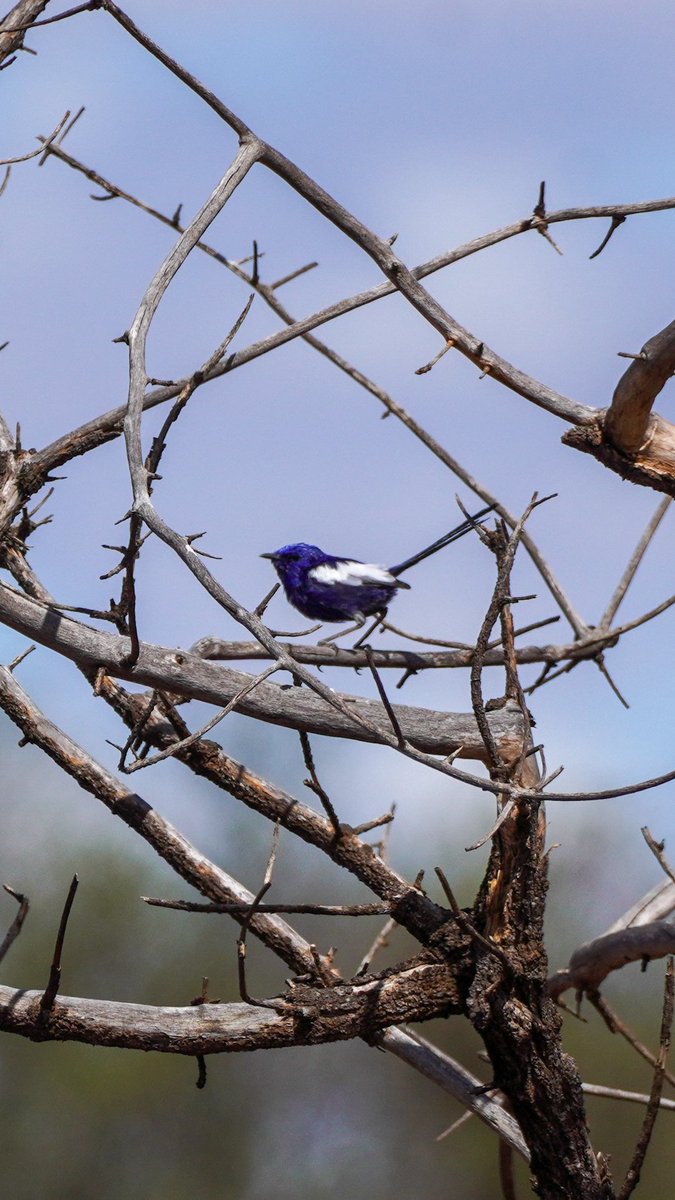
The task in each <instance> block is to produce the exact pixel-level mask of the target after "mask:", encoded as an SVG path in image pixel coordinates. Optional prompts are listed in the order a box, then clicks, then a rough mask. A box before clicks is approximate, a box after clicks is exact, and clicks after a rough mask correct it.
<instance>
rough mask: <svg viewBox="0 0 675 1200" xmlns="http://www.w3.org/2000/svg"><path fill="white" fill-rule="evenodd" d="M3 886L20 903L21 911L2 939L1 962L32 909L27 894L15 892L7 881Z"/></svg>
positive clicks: (0, 948)
mask: <svg viewBox="0 0 675 1200" xmlns="http://www.w3.org/2000/svg"><path fill="white" fill-rule="evenodd" d="M2 886H3V887H4V889H5V891H6V892H7V893H8V895H10V896H13V897H14V899H15V900H16V902H17V904H18V905H19V911H18V913H17V914H16V916H15V918H14V920H13V921H12V924H11V925H10V927H9V929H8V930H7V933H6V934H5V936H4V938H3V941H2V945H0V962H2V960H3V958H4V957H5V955H6V954H7V951H8V950H9V948H10V946H11V945H12V943H13V942H15V941H16V939H17V938H18V936H19V934H20V933H21V928H22V926H23V923H24V921H25V920H26V917H27V916H28V910H29V909H30V902H29V900H28V897H27V896H24V895H23V894H22V893H21V892H15V891H14V888H11V887H10V886H9V884H7V883H3V885H2Z"/></svg>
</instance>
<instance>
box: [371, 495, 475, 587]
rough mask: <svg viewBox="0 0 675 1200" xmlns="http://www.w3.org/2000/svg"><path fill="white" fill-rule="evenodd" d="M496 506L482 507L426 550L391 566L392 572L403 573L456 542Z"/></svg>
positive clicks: (393, 573)
mask: <svg viewBox="0 0 675 1200" xmlns="http://www.w3.org/2000/svg"><path fill="white" fill-rule="evenodd" d="M496 507H497V505H496V504H489V505H488V506H487V508H481V510H480V512H477V513H474V515H473V516H472V517H468V518H467V520H466V521H462V524H461V525H458V526H457V528H456V529H451V530H450V533H444V534H443V537H439V538H437V540H436V541H435V542H432V543H431V545H430V546H427V548H426V550H420V552H419V554H413V556H412V558H406V560H405V562H402V563H398V565H397V566H395V567H390V568H389V572H390V574H391V575H401V574H402V573H403V571H407V570H408V567H414V566H415V565H416V563H418V562H421V561H422V559H423V558H429V556H430V555H431V554H435V553H436V551H437V550H443V549H444V548H445V546H449V545H450V543H451V542H456V541H457V539H458V538H461V537H463V536H464V534H465V533H468V532H469V530H470V529H473V528H474V526H475V524H476V521H479V520H480V518H481V517H485V516H487V514H488V513H491V512H494V510H495V508H496Z"/></svg>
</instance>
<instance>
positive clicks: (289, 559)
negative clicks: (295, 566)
mask: <svg viewBox="0 0 675 1200" xmlns="http://www.w3.org/2000/svg"><path fill="white" fill-rule="evenodd" d="M299 558H300V555H299V554H287V555H286V562H297V561H298V559H299Z"/></svg>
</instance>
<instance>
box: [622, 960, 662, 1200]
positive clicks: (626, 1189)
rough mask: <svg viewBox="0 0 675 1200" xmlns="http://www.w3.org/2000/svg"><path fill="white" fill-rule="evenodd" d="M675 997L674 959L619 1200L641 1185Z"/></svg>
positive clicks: (626, 1197)
mask: <svg viewBox="0 0 675 1200" xmlns="http://www.w3.org/2000/svg"><path fill="white" fill-rule="evenodd" d="M674 996H675V973H674V971H673V959H672V958H669V959H668V966H667V967H666V980H665V987H664V995H663V1015H662V1017H661V1036H660V1039H659V1054H658V1058H657V1061H656V1065H655V1067H654V1078H653V1081H652V1088H651V1092H650V1095H649V1104H648V1105H647V1111H646V1113H645V1117H644V1121H643V1123H642V1131H641V1133H640V1137H639V1139H638V1144H637V1146H636V1147H635V1152H634V1154H633V1159H632V1162H631V1164H630V1167H629V1168H628V1171H627V1174H626V1178H625V1180H624V1185H623V1187H622V1188H621V1191H620V1192H619V1196H618V1200H628V1197H629V1196H631V1195H632V1193H633V1192H634V1191H635V1188H636V1187H637V1185H638V1183H639V1181H640V1174H641V1171H642V1167H643V1164H644V1161H645V1157H646V1154H647V1150H648V1149H649V1143H650V1141H651V1136H652V1132H653V1130H654V1123H655V1121H656V1118H657V1116H658V1112H659V1102H660V1099H661V1092H662V1090H663V1079H664V1075H665V1068H666V1060H667V1057H668V1051H669V1049H670V1035H671V1030H672V1025H673V997H674Z"/></svg>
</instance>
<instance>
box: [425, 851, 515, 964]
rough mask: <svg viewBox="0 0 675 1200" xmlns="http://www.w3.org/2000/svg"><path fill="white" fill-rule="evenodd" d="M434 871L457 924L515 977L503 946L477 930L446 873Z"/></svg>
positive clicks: (435, 868)
mask: <svg viewBox="0 0 675 1200" xmlns="http://www.w3.org/2000/svg"><path fill="white" fill-rule="evenodd" d="M434 870H435V872H436V875H437V876H438V878H439V880H440V884H441V887H442V888H443V891H444V892H445V895H446V897H447V899H448V902H449V904H450V908H451V909H452V911H453V913H454V915H455V918H456V920H457V924H458V925H460V926H461V928H462V929H464V930H465V932H466V933H468V935H469V937H470V938H471V940H472V941H474V942H476V944H477V945H479V946H481V947H482V948H483V950H487V952H488V954H494V956H495V958H498V959H499V961H500V963H501V964H502V966H503V967H504V969H505V971H507V972H508V974H509V975H510V976H511V975H513V964H512V962H511V960H510V958H509V956H508V954H506V952H505V951H504V950H502V948H501V946H497V945H496V943H495V942H491V941H490V939H489V938H486V937H484V936H483V934H482V933H480V932H479V931H478V930H477V929H476V927H475V925H474V924H473V922H472V921H471V920H470V918H469V917H467V915H466V913H465V912H464V911H463V910H462V909H461V908H460V907H459V904H458V903H457V901H456V899H455V897H454V894H453V891H452V888H451V887H450V884H449V883H448V880H447V878H446V876H445V873H444V871H442V870H441V868H440V867H434Z"/></svg>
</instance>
